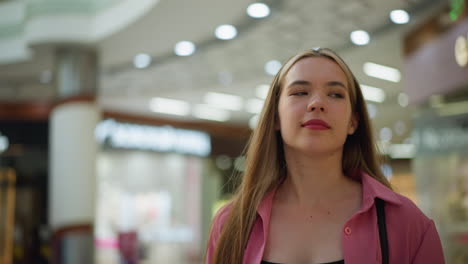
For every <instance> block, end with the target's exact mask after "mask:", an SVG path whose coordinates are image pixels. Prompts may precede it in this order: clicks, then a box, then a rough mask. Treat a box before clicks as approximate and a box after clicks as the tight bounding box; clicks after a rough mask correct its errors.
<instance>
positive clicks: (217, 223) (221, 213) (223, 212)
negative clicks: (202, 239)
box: [211, 201, 232, 237]
mask: <svg viewBox="0 0 468 264" xmlns="http://www.w3.org/2000/svg"><path fill="white" fill-rule="evenodd" d="M231 210H232V201H230V202H227V203H226V204H225V205H223V206H222V207H221V208H220V209H219V210H218V211H217V212H216V214H215V216H214V217H213V221H212V224H211V225H212V227H211V229H212V231H211V234H212V235H213V236H215V237H218V236H219V234H220V233H221V229H222V227H223V225H224V223H225V222H226V219H227V218H228V216H229V213H230V212H231Z"/></svg>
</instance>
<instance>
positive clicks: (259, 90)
mask: <svg viewBox="0 0 468 264" xmlns="http://www.w3.org/2000/svg"><path fill="white" fill-rule="evenodd" d="M269 90H270V85H268V84H260V85H258V86H257V87H256V88H255V95H256V96H257V97H258V98H260V99H263V100H265V99H266V98H267V96H268V91H269Z"/></svg>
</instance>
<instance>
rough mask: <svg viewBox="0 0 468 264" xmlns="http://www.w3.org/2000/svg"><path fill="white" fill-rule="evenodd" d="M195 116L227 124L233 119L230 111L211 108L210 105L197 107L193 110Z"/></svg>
mask: <svg viewBox="0 0 468 264" xmlns="http://www.w3.org/2000/svg"><path fill="white" fill-rule="evenodd" d="M193 116H194V117H196V118H200V119H206V120H212V121H218V122H226V121H228V120H229V119H230V118H231V114H230V113H229V111H226V110H222V109H219V108H215V107H211V106H209V105H197V106H195V108H194V109H193Z"/></svg>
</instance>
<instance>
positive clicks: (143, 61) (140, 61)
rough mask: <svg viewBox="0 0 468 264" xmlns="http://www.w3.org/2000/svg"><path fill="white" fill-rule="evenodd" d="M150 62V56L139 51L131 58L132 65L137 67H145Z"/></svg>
mask: <svg viewBox="0 0 468 264" xmlns="http://www.w3.org/2000/svg"><path fill="white" fill-rule="evenodd" d="M150 64H151V56H150V55H148V54H144V53H140V54H138V55H136V56H135V57H134V58H133V65H135V67H136V68H138V69H144V68H147V67H148V66H149V65H150Z"/></svg>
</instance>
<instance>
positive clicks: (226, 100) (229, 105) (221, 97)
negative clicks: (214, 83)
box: [204, 92, 244, 111]
mask: <svg viewBox="0 0 468 264" xmlns="http://www.w3.org/2000/svg"><path fill="white" fill-rule="evenodd" d="M204 99H205V103H207V104H209V105H211V106H214V107H217V108H222V109H226V110H232V111H239V110H242V108H243V106H244V99H242V97H240V96H237V95H232V94H225V93H214V92H208V93H206V95H205V98H204Z"/></svg>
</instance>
